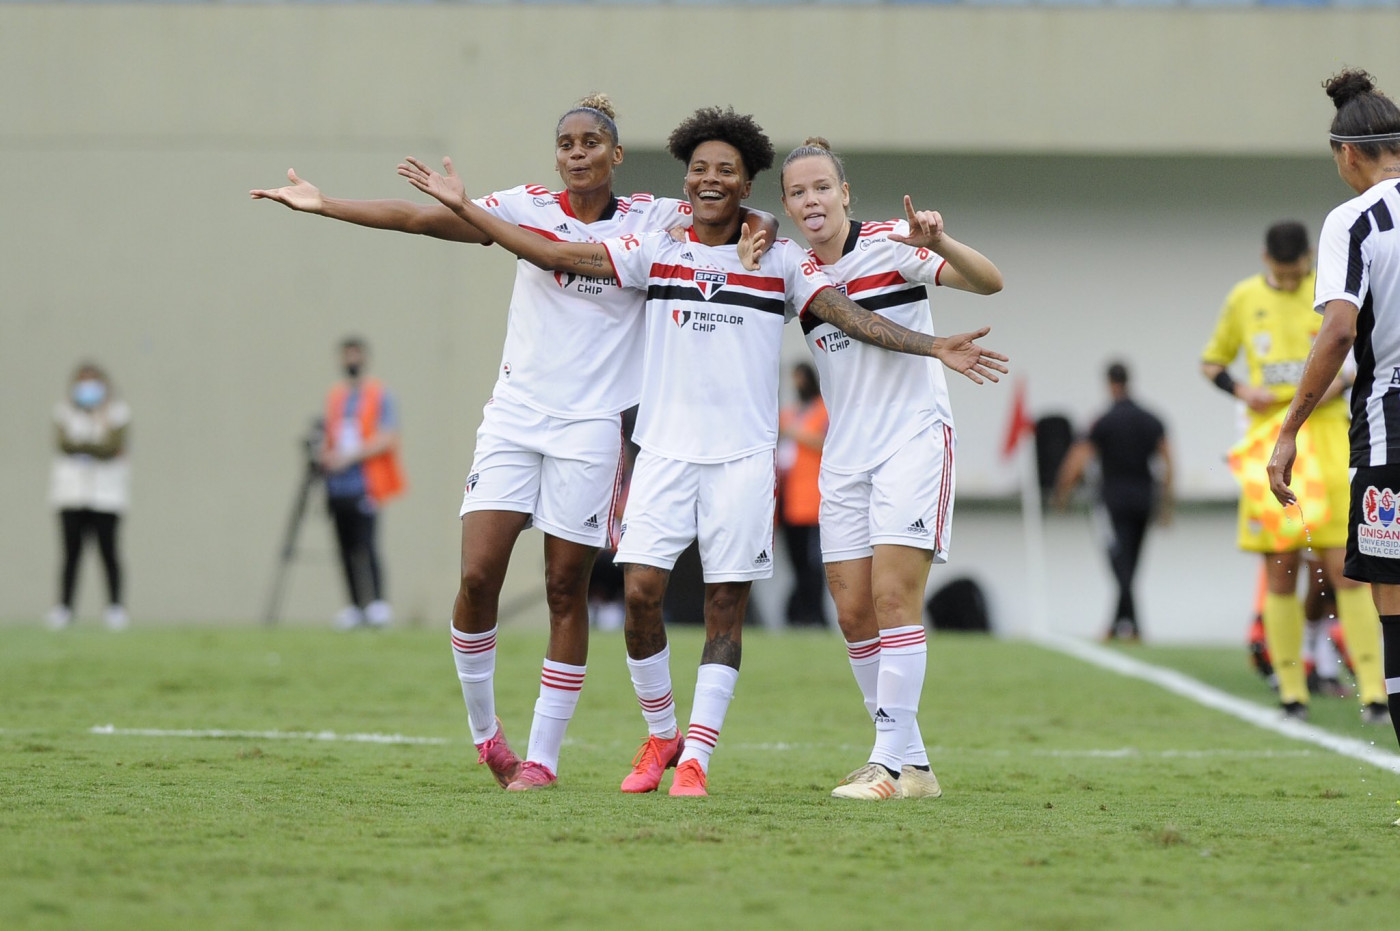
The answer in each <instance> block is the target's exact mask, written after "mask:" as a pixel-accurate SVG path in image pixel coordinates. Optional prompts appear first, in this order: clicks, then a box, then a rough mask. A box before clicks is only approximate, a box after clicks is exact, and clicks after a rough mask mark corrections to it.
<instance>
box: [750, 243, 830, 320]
mask: <svg viewBox="0 0 1400 931" xmlns="http://www.w3.org/2000/svg"><path fill="white" fill-rule="evenodd" d="M774 253H776V255H774ZM769 255H773V256H774V258H776V259H778V260H779V261H780V262H782V263H783V283H784V286H785V287H786V289H787V304H788V314H789V316H790V317H791V316H795V315H800V314H801V313H802V312H803V311H805V310H806V309H807V305H808V304H810V303H811V302H812V298H814V297H816V296H817V292H818V291H821V290H822V289H824V288H829V287H831V286H832V284H833V283H832V280H831V279H830V278H829V277H827V274H826V272H824V271H822V269H821V266H820V265H818V264H817V262H816V260H815V259H813V258H812V257H811V256H809V255H808V254H807V253H806V252H804V251H803V250H802V249H800V248H798V246H797V244H796V243H794V242H793V241H792V240H790V239H779V240H778V241H777V242H775V243H773V248H772V249H771V250H770V251H769ZM766 259H767V256H765V257H764V259H762V260H760V261H766Z"/></svg>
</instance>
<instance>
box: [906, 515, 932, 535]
mask: <svg viewBox="0 0 1400 931" xmlns="http://www.w3.org/2000/svg"><path fill="white" fill-rule="evenodd" d="M904 532H905V533H917V534H919V535H920V536H924V537H926V536H928V528H927V527H925V526H924V519H923V518H922V517H920V518H918V519H917V520H915V521H914V523H912V524H910V525H909V526H908V527H905V528H904Z"/></svg>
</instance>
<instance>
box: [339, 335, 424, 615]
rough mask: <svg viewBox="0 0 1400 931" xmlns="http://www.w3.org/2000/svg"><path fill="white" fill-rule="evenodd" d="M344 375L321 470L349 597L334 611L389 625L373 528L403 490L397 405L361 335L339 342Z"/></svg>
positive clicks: (387, 605) (374, 528) (391, 612)
mask: <svg viewBox="0 0 1400 931" xmlns="http://www.w3.org/2000/svg"><path fill="white" fill-rule="evenodd" d="M340 354H341V364H342V366H343V367H344V370H345V380H344V381H340V382H337V383H336V384H335V385H334V386H332V387H331V390H330V393H329V394H328V395H327V396H326V433H325V442H324V445H323V446H322V447H321V468H322V469H323V470H324V472H325V476H326V500H327V503H328V505H329V508H330V514H331V519H332V521H334V523H335V536H336V541H337V543H338V544H339V547H340V560H341V565H342V567H343V569H344V571H345V584H346V589H347V591H348V592H349V595H350V603H349V604H348V605H346V606H345V608H344V609H343V610H341V612H340V613H339V614H338V615H337V616H336V619H335V625H336V627H337V628H339V629H340V630H350V629H353V628H356V627H360V626H366V625H367V626H370V627H384V626H386V625H387V624H389V622H390V621H392V620H393V611H392V609H390V607H389V603H388V601H386V600H385V598H384V575H383V571H382V569H381V567H380V561H379V551H378V548H377V546H376V545H375V530H376V525H377V519H378V516H379V510H380V508H382V507H383V505H384V502H386V501H388V500H389V499H390V498H393V497H394V496H396V495H398V494H400V493H401V492H402V491H403V489H404V479H403V472H402V470H401V469H400V467H399V459H398V448H399V420H398V411H397V409H396V406H395V404H394V398H393V395H391V394H390V393H389V392H388V391H387V390H386V389H385V388H384V385H383V384H382V383H381V382H380V381H379V380H378V379H376V378H370V377H368V376H366V375H365V367H366V362H367V359H368V350H367V347H366V346H365V343H364V340H361V339H359V338H358V337H349V338H347V339H346V340H344V341H343V342H342V343H341V344H340Z"/></svg>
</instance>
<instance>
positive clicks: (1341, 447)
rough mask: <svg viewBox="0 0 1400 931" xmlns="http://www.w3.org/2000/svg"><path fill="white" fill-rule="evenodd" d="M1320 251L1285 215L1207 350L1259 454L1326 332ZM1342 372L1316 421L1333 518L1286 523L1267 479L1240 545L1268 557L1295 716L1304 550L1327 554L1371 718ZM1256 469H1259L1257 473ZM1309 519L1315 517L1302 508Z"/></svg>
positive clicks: (1300, 704)
mask: <svg viewBox="0 0 1400 931" xmlns="http://www.w3.org/2000/svg"><path fill="white" fill-rule="evenodd" d="M1312 259H1313V257H1312V251H1311V249H1310V248H1309V243H1308V233H1307V230H1306V229H1305V228H1304V227H1303V225H1302V224H1301V223H1297V222H1293V221H1285V222H1282V223H1275V224H1274V225H1273V226H1271V227H1269V229H1268V231H1267V233H1266V234H1265V236H1264V269H1265V270H1264V273H1263V274H1259V275H1253V276H1251V277H1249V278H1246V279H1245V280H1244V281H1242V282H1240V283H1239V284H1237V285H1236V286H1235V287H1234V288H1233V289H1232V290H1231V291H1230V294H1229V296H1228V297H1227V298H1226V299H1225V306H1224V307H1223V308H1222V309H1221V311H1220V317H1219V320H1218V321H1217V323H1216V327H1215V332H1214V333H1213V334H1212V335H1211V338H1210V342H1209V343H1207V344H1206V347H1205V349H1204V351H1203V352H1202V353H1201V373H1202V374H1203V375H1204V376H1205V377H1206V378H1207V379H1209V380H1211V381H1212V382H1214V383H1215V384H1216V385H1217V386H1218V387H1219V388H1220V389H1221V390H1223V391H1225V392H1226V393H1227V394H1229V395H1230V396H1232V397H1235V398H1238V399H1240V400H1241V401H1243V402H1244V403H1245V405H1246V407H1247V408H1248V410H1249V424H1250V431H1251V433H1255V434H1258V433H1259V432H1261V431H1263V432H1264V436H1265V437H1266V439H1265V441H1264V445H1263V446H1262V448H1261V450H1260V454H1261V456H1262V453H1263V451H1265V450H1267V449H1268V445H1267V443H1268V442H1269V441H1271V440H1272V431H1273V430H1275V429H1276V428H1277V424H1278V422H1279V421H1280V420H1281V418H1282V416H1283V411H1284V409H1285V407H1286V406H1287V404H1288V402H1289V401H1291V400H1292V399H1293V398H1294V397H1295V395H1296V392H1297V390H1298V380H1299V377H1300V376H1301V374H1302V371H1303V362H1304V360H1305V359H1306V358H1307V356H1308V353H1309V352H1310V350H1311V349H1312V346H1313V339H1314V337H1315V336H1316V335H1317V332H1318V317H1317V315H1316V314H1315V313H1313V309H1312V300H1313V281H1314V272H1313V268H1312ZM1240 353H1243V354H1244V356H1245V358H1246V360H1247V361H1248V364H1249V382H1248V383H1247V384H1242V383H1237V382H1236V381H1235V380H1234V379H1233V378H1232V377H1231V375H1230V373H1229V371H1228V370H1227V368H1226V366H1228V365H1229V364H1230V363H1231V362H1232V361H1233V360H1234V358H1235V356H1236V355H1238V354H1240ZM1336 375H1337V373H1336V372H1335V371H1334V372H1333V376H1334V378H1333V380H1332V382H1331V383H1330V384H1329V385H1328V386H1327V396H1326V398H1321V397H1319V398H1318V399H1317V401H1316V402H1315V403H1319V402H1320V406H1319V407H1318V412H1317V417H1315V418H1314V419H1313V421H1312V423H1311V424H1310V425H1309V427H1308V430H1309V434H1310V436H1309V439H1310V445H1311V448H1312V449H1313V450H1314V451H1315V456H1314V457H1313V461H1311V462H1310V463H1309V465H1310V467H1311V468H1313V470H1314V474H1315V475H1316V476H1317V477H1318V479H1319V480H1318V481H1317V482H1316V483H1315V484H1316V485H1317V486H1318V487H1319V489H1320V493H1319V495H1318V500H1319V501H1320V502H1325V507H1324V508H1323V511H1324V514H1325V515H1326V516H1323V517H1319V515H1318V513H1317V508H1316V507H1314V508H1313V509H1312V510H1313V511H1314V513H1313V514H1312V515H1311V520H1310V522H1309V523H1308V525H1307V531H1308V533H1307V535H1304V534H1303V533H1301V532H1300V528H1299V527H1298V525H1296V524H1288V523H1285V522H1284V521H1283V512H1282V510H1281V509H1280V508H1279V506H1278V504H1277V503H1276V502H1275V501H1273V500H1272V499H1271V498H1269V496H1268V495H1266V494H1265V493H1264V489H1263V487H1262V484H1260V485H1258V486H1256V487H1255V488H1254V489H1253V493H1251V490H1250V489H1249V487H1248V486H1246V489H1245V492H1244V493H1242V494H1241V495H1240V504H1239V547H1240V549H1242V550H1245V551H1247V552H1253V553H1261V554H1263V557H1264V567H1265V575H1266V580H1267V585H1268V592H1267V594H1266V595H1265V596H1264V604H1263V608H1262V610H1261V612H1260V615H1261V618H1262V621H1263V627H1264V639H1265V643H1266V645H1267V647H1268V651H1269V657H1270V659H1271V661H1272V663H1273V666H1274V672H1275V674H1276V676H1277V678H1278V693H1279V701H1280V703H1281V704H1282V706H1283V710H1284V713H1285V714H1287V715H1289V716H1290V717H1295V718H1306V717H1307V706H1308V698H1309V695H1308V684H1307V670H1306V667H1305V665H1304V663H1303V635H1304V626H1305V621H1304V610H1303V604H1302V601H1301V600H1300V599H1299V598H1298V572H1299V569H1300V567H1301V566H1302V564H1303V563H1302V558H1301V555H1302V554H1301V551H1302V550H1303V549H1304V548H1305V547H1308V546H1311V547H1312V548H1313V549H1314V550H1315V551H1316V552H1317V553H1318V554H1319V555H1320V557H1321V563H1322V568H1323V571H1324V573H1325V574H1326V576H1327V581H1328V582H1329V583H1330V585H1331V586H1332V587H1333V589H1334V590H1335V592H1336V599H1337V615H1338V618H1339V620H1340V621H1341V626H1342V632H1343V633H1344V634H1345V636H1346V641H1347V647H1348V650H1349V651H1350V652H1351V656H1352V663H1353V668H1354V669H1355V671H1356V680H1357V692H1358V696H1359V698H1360V700H1361V715H1362V718H1363V720H1366V721H1368V722H1371V723H1383V722H1384V721H1385V719H1386V708H1385V685H1384V683H1383V680H1382V675H1381V648H1380V626H1379V624H1378V622H1377V619H1376V610H1375V607H1374V606H1373V605H1372V603H1371V596H1370V594H1369V593H1368V592H1367V590H1366V587H1365V586H1364V585H1361V584H1360V583H1358V582H1356V581H1353V580H1351V579H1348V578H1346V577H1345V576H1344V574H1343V570H1342V561H1343V555H1344V549H1343V548H1344V546H1345V544H1346V540H1347V521H1346V511H1347V494H1348V490H1347V472H1346V450H1347V443H1346V432H1347V408H1346V402H1345V400H1344V399H1343V398H1342V397H1341V393H1342V391H1343V390H1344V388H1345V385H1344V382H1343V380H1342V379H1341V378H1338V377H1336ZM1256 474H1257V473H1256ZM1303 520H1304V521H1308V520H1309V515H1308V514H1307V513H1304V514H1303Z"/></svg>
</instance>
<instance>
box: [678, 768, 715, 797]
mask: <svg viewBox="0 0 1400 931" xmlns="http://www.w3.org/2000/svg"><path fill="white" fill-rule="evenodd" d="M671 794H672V795H709V794H710V793H708V792H706V791H705V771H704V770H703V769H701V768H700V761H699V760H686V761H685V762H684V763H682V764H681V765H679V766H677V767H676V778H675V780H674V781H673V782H672V783H671Z"/></svg>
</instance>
